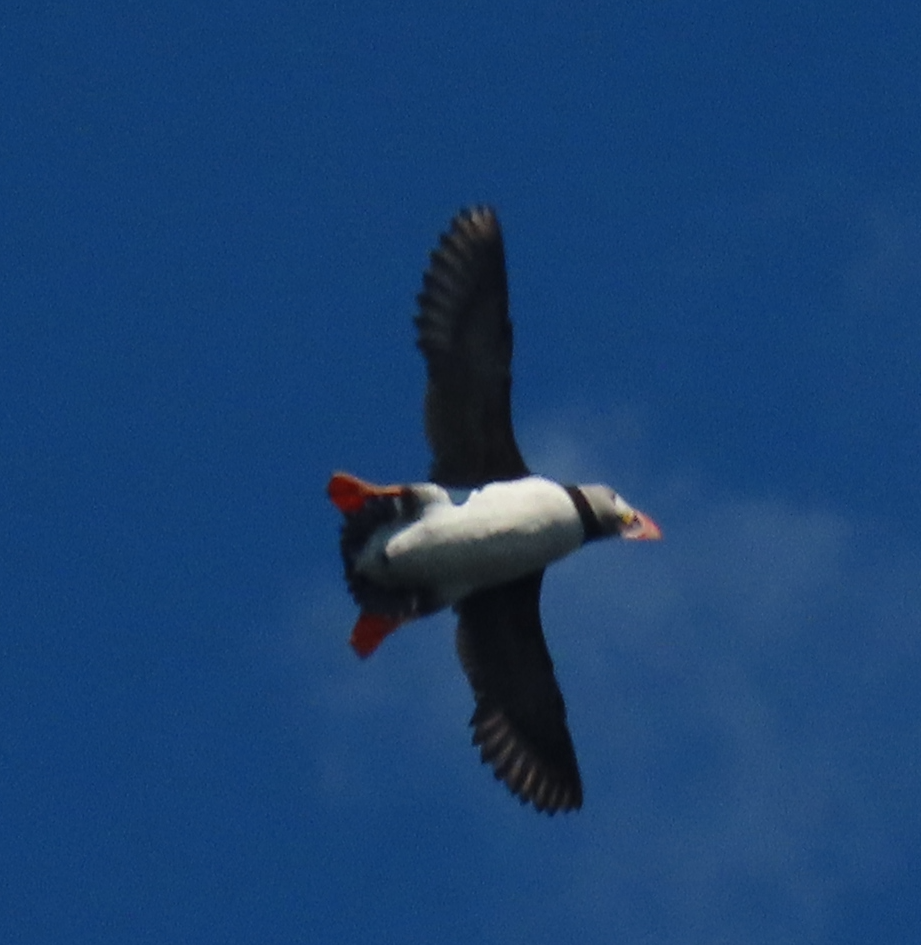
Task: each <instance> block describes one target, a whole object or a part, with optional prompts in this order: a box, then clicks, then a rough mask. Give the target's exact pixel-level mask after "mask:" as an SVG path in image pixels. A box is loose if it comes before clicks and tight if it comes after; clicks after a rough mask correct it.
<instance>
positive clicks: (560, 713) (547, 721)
mask: <svg viewBox="0 0 921 945" xmlns="http://www.w3.org/2000/svg"><path fill="white" fill-rule="evenodd" d="M542 578H543V572H542V571H540V572H538V573H537V574H530V575H528V576H527V577H524V578H519V579H518V580H517V581H512V582H511V583H509V584H503V585H501V586H499V587H494V588H490V589H488V590H485V591H480V592H479V593H477V594H472V595H471V596H470V597H467V598H465V599H464V600H462V601H461V602H460V603H459V604H458V605H457V608H456V609H457V611H458V613H459V614H460V622H459V623H458V627H457V651H458V654H459V655H460V658H461V663H463V666H464V670H465V671H466V673H467V677H468V679H469V680H470V684H471V686H472V687H473V692H474V695H475V697H476V709H475V710H474V713H473V718H472V719H471V720H470V724H471V725H472V726H473V729H474V733H473V743H474V744H475V745H479V746H480V754H481V757H482V759H483V761H488V762H490V763H491V764H492V766H493V768H494V769H495V773H496V777H497V778H500V779H501V780H503V781H505V783H506V784H507V785H508V786H509V788H510V789H511V790H512V792H513V793H515V794H517V795H518V796H519V797H520V798H521V802H522V803H525V802H526V801H530V802H531V803H532V804H533V805H534V806H535V807H536V808H537V809H538V810H541V811H543V810H545V811H547V812H548V813H550V814H553V813H556V811H558V810H563V811H566V810H573V809H576V808H579V807H581V806H582V780H581V778H580V777H579V766H578V764H577V762H576V755H575V751H574V750H573V747H572V739H571V738H570V736H569V729H568V728H567V727H566V707H565V705H564V704H563V697H562V695H561V694H560V690H559V687H558V686H557V683H556V679H555V678H554V675H553V663H552V661H551V659H550V654H549V653H548V652H547V644H546V643H545V642H544V634H543V631H542V630H541V625H540V610H539V606H540V584H541V580H542Z"/></svg>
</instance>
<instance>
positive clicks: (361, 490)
mask: <svg viewBox="0 0 921 945" xmlns="http://www.w3.org/2000/svg"><path fill="white" fill-rule="evenodd" d="M403 490H404V487H403V486H375V485H374V484H373V483H370V482H365V481H364V480H363V479H359V478H358V477H357V476H351V475H349V473H341V472H340V473H333V475H332V478H331V479H330V480H329V483H328V484H327V486H326V491H327V493H328V495H329V497H330V499H332V503H333V505H335V506H336V508H337V509H339V511H340V512H357V511H358V510H359V509H360V508H361V507H362V506H363V505H364V504H365V502H367V500H368V499H370V498H372V496H388V495H389V496H400V495H402V494H403Z"/></svg>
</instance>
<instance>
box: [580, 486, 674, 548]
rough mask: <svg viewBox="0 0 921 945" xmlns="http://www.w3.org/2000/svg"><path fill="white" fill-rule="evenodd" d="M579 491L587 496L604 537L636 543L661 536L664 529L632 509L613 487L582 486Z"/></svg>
mask: <svg viewBox="0 0 921 945" xmlns="http://www.w3.org/2000/svg"><path fill="white" fill-rule="evenodd" d="M579 491H580V492H581V493H582V495H583V496H585V499H586V501H587V502H588V505H589V508H590V509H591V510H592V512H593V513H594V516H595V518H596V519H597V520H598V525H599V526H600V529H601V531H602V533H603V534H604V535H605V536H607V537H611V538H613V537H616V536H619V537H620V538H631V539H633V540H635V541H637V540H646V541H652V540H657V539H659V538H661V537H662V531H661V529H660V528H659V526H658V525H656V523H655V522H654V521H653V520H652V519H651V518H650V517H649V516H648V515H644V514H643V513H642V512H640V511H638V510H637V509H635V508H633V506H632V505H630V504H629V503H628V502H627V501H626V500H625V499H624V498H623V496H620V495H618V494H617V493H616V492H615V491H614V490H613V489H612V488H611V487H610V486H579Z"/></svg>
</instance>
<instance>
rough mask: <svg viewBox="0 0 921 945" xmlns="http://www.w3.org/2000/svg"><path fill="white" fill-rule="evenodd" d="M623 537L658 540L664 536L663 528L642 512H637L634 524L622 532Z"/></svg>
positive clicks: (636, 539)
mask: <svg viewBox="0 0 921 945" xmlns="http://www.w3.org/2000/svg"><path fill="white" fill-rule="evenodd" d="M620 537H621V538H632V539H633V540H634V541H658V540H659V539H660V538H661V537H662V529H660V528H659V526H658V525H656V523H655V522H654V521H653V520H652V519H651V518H650V517H649V516H648V515H643V513H642V512H637V513H636V518H635V519H634V520H633V524H632V525H630V526H629V527H628V528H625V529H624V530H623V531H622V532H621V533H620Z"/></svg>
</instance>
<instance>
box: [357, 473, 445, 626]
mask: <svg viewBox="0 0 921 945" xmlns="http://www.w3.org/2000/svg"><path fill="white" fill-rule="evenodd" d="M420 511H421V509H420V504H419V501H418V499H416V497H415V496H414V495H413V494H412V493H411V492H408V491H407V492H404V493H403V495H400V496H373V497H371V498H369V499H367V500H366V501H365V503H364V505H362V507H361V508H360V509H358V510H357V511H354V512H345V513H344V515H345V521H344V522H343V524H342V533H341V536H340V539H339V549H340V551H341V552H342V563H343V565H344V567H345V581H346V584H347V585H348V588H349V593H350V594H351V595H352V599H353V600H354V601H355V603H356V604H358V606H359V607H360V608H361V609H362V611H363V612H365V613H371V614H381V615H384V616H387V617H391V618H393V619H396V620H400V621H401V622H402V621H405V620H412V619H413V618H414V617H420V616H422V615H423V614H426V613H431V611H433V610H435V609H437V608H436V607H434V606H432V599H431V594H430V593H429V592H428V591H427V590H426V589H425V588H417V587H382V586H381V585H380V584H375V583H374V582H373V581H372V580H370V578H368V577H366V576H365V575H363V574H359V573H358V571H357V570H356V569H355V562H356V560H357V558H358V556H359V555H360V554H361V552H362V550H363V549H364V547H365V545H366V544H367V543H368V540H369V539H370V538H371V536H372V535H373V534H374V533H375V532H376V531H377V530H378V529H379V528H384V527H386V526H387V525H393V524H395V523H400V522H407V523H408V522H411V521H412V520H413V519H415V518H418V516H419V512H420Z"/></svg>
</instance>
